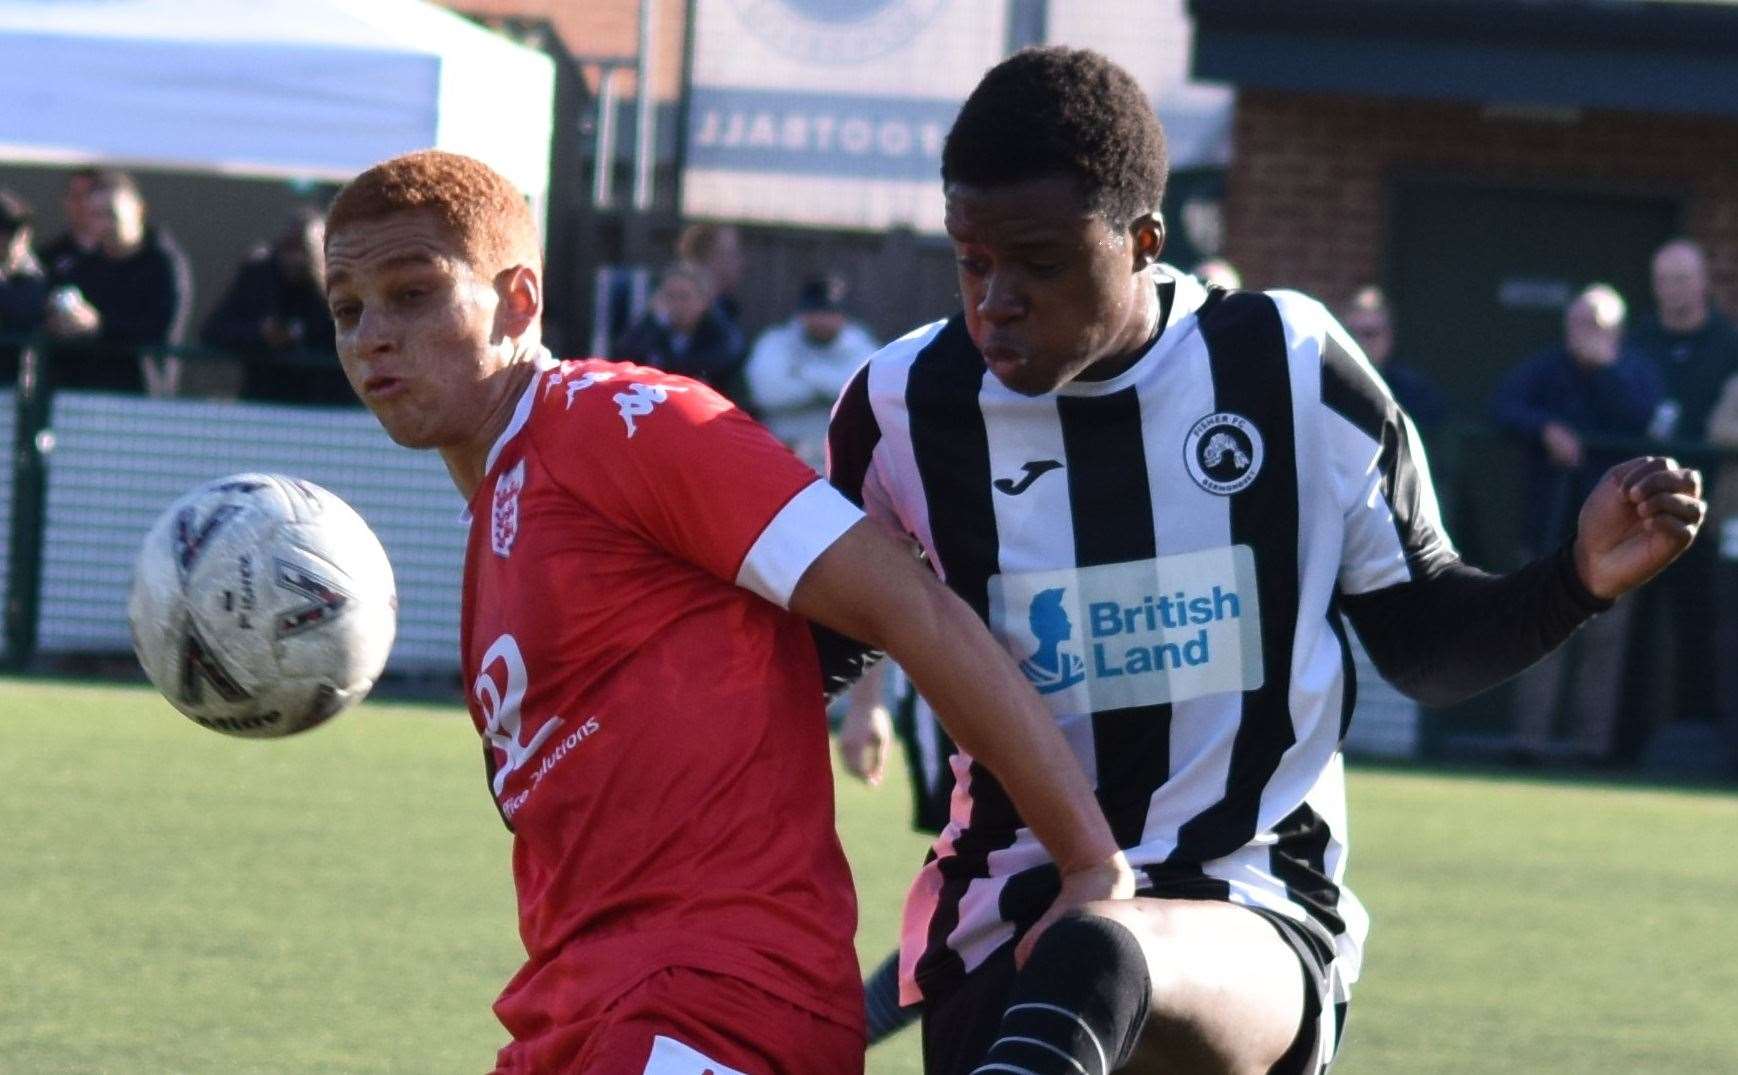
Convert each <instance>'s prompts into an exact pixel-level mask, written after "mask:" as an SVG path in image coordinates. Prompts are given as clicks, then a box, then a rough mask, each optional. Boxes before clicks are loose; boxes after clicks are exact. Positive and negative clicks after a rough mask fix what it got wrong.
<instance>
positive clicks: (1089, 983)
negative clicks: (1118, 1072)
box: [1010, 906, 1152, 1059]
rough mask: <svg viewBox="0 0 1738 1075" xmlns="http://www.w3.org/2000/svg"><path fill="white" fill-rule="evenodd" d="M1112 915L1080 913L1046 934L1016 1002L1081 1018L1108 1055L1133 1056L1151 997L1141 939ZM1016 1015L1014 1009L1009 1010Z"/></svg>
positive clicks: (1117, 912) (1118, 913)
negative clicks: (1048, 1007) (1091, 1028)
mask: <svg viewBox="0 0 1738 1075" xmlns="http://www.w3.org/2000/svg"><path fill="white" fill-rule="evenodd" d="M1122 918H1123V915H1122V912H1121V909H1120V908H1116V907H1114V906H1112V914H1109V915H1103V914H1094V913H1091V912H1090V911H1089V910H1077V911H1074V912H1071V913H1069V914H1067V915H1064V916H1063V917H1062V918H1060V919H1058V920H1057V921H1056V923H1055V924H1054V925H1052V926H1051V927H1050V928H1049V929H1047V930H1045V931H1044V935H1043V936H1041V937H1039V938H1038V943H1037V944H1036V945H1035V946H1034V947H1033V949H1032V955H1031V957H1030V958H1029V959H1027V961H1026V966H1025V967H1024V968H1023V969H1022V971H1021V975H1020V983H1021V984H1020V986H1019V987H1018V988H1016V990H1015V996H1014V999H1015V1000H1016V1001H1024V1002H1026V1003H1027V1004H1028V1005H1031V1004H1037V1005H1039V1006H1051V1007H1056V1008H1061V1009H1065V1010H1067V1011H1070V1012H1075V1013H1077V1014H1079V1015H1080V1016H1081V1017H1082V1018H1084V1019H1086V1020H1087V1022H1088V1023H1089V1024H1091V1025H1092V1027H1093V1028H1094V1029H1093V1032H1094V1034H1097V1035H1100V1036H1101V1040H1100V1044H1101V1045H1102V1047H1103V1048H1104V1050H1105V1052H1106V1053H1107V1054H1110V1055H1112V1056H1117V1057H1121V1058H1125V1059H1126V1058H1127V1057H1128V1056H1129V1055H1131V1053H1132V1051H1133V1049H1134V1047H1135V1043H1136V1042H1137V1041H1138V1040H1139V1038H1140V1035H1141V1030H1142V1028H1143V1027H1144V1026H1145V1024H1146V1021H1147V1012H1148V1005H1149V1003H1150V998H1151V995H1152V985H1151V980H1150V978H1149V976H1148V973H1147V966H1148V961H1147V958H1146V954H1145V952H1144V951H1143V949H1142V947H1141V941H1140V938H1139V937H1137V936H1136V934H1135V932H1134V931H1133V930H1131V929H1129V928H1128V926H1127V925H1125V924H1124V922H1123V921H1121V919H1122ZM1010 1011H1013V1009H1010Z"/></svg>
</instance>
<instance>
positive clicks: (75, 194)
mask: <svg viewBox="0 0 1738 1075" xmlns="http://www.w3.org/2000/svg"><path fill="white" fill-rule="evenodd" d="M102 174H103V173H102V169H100V168H88V167H87V168H79V169H76V170H74V171H73V173H72V174H71V175H69V176H67V177H66V188H65V190H63V191H62V192H61V196H60V208H61V212H62V214H63V215H64V216H65V217H66V231H64V232H62V233H61V234H60V235H58V236H56V237H55V239H54V240H53V241H52V242H50V243H49V244H48V245H47V246H45V247H43V248H42V251H41V253H40V255H39V256H38V260H40V261H41V262H42V264H43V266H44V267H45V268H46V269H47V271H48V275H49V276H50V277H62V278H64V277H67V276H71V275H72V272H73V269H74V268H75V267H76V266H77V265H78V262H79V261H80V259H82V258H87V257H89V256H90V255H92V254H94V253H96V249H97V247H98V246H101V245H102V241H103V222H102V219H101V218H100V217H99V216H97V214H96V213H94V212H92V211H91V201H90V196H91V191H92V190H93V189H95V187H96V185H97V180H98V179H99V178H101V176H102Z"/></svg>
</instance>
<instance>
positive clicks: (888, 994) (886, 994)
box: [863, 949, 923, 1045]
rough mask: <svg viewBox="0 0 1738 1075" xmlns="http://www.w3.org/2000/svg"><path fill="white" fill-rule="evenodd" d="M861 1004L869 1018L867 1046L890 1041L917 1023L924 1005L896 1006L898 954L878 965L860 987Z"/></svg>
mask: <svg viewBox="0 0 1738 1075" xmlns="http://www.w3.org/2000/svg"><path fill="white" fill-rule="evenodd" d="M863 1003H864V1005H865V1008H866V1013H867V1015H868V1019H867V1026H868V1028H869V1044H870V1045H874V1044H875V1043H876V1042H878V1041H880V1040H881V1039H883V1038H888V1037H892V1036H893V1035H894V1034H897V1033H898V1032H899V1031H901V1030H904V1029H905V1028H906V1027H908V1026H910V1025H911V1024H912V1023H915V1022H916V1021H917V1017H918V1016H920V1015H922V1014H923V1005H921V1004H913V1005H911V1006H910V1007H909V1008H901V1007H900V1006H899V950H898V949H894V951H893V954H892V955H890V956H888V957H887V958H886V959H884V960H882V961H881V965H880V966H879V967H876V968H875V973H874V974H871V975H870V976H869V979H868V981H866V982H864V983H863Z"/></svg>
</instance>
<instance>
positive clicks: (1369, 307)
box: [1340, 287, 1579, 503]
mask: <svg viewBox="0 0 1738 1075" xmlns="http://www.w3.org/2000/svg"><path fill="white" fill-rule="evenodd" d="M1340 323H1341V324H1343V325H1345V326H1346V331H1347V332H1349V333H1351V335H1352V339H1354V340H1356V341H1357V342H1358V346H1359V347H1360V348H1362V349H1363V351H1364V357H1365V358H1368V359H1369V360H1370V365H1372V366H1375V367H1376V369H1377V371H1378V372H1380V373H1381V374H1382V379H1383V380H1384V381H1387V382H1388V388H1389V390H1390V391H1391V392H1393V393H1394V399H1395V401H1396V402H1398V403H1399V404H1400V409H1401V410H1404V411H1405V412H1406V413H1407V414H1409V415H1411V416H1412V422H1413V424H1414V425H1416V426H1418V428H1419V430H1420V431H1421V432H1429V431H1430V430H1431V429H1432V428H1434V427H1435V426H1438V425H1440V424H1442V420H1443V419H1444V418H1446V417H1447V416H1448V404H1447V403H1446V402H1445V401H1444V400H1443V395H1442V389H1440V388H1438V387H1437V386H1436V382H1435V381H1432V380H1431V379H1430V378H1429V377H1427V376H1425V375H1424V374H1423V373H1421V372H1419V371H1418V370H1416V369H1413V368H1412V367H1411V366H1408V365H1405V364H1404V363H1401V362H1396V361H1394V317H1393V314H1391V313H1390V312H1389V309H1388V297H1387V296H1386V295H1384V294H1383V293H1382V289H1381V288H1379V287H1362V288H1359V289H1358V291H1357V293H1356V294H1354V295H1353V296H1352V301H1351V302H1349V303H1347V304H1346V307H1345V309H1344V310H1342V311H1340ZM1577 503H1579V501H1577Z"/></svg>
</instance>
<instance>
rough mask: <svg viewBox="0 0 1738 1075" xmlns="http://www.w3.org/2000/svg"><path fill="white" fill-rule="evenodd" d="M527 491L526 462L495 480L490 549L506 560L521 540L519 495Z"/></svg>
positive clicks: (520, 461)
mask: <svg viewBox="0 0 1738 1075" xmlns="http://www.w3.org/2000/svg"><path fill="white" fill-rule="evenodd" d="M524 490H525V460H523V459H521V460H519V461H518V462H517V463H514V464H513V466H512V467H511V469H509V470H508V471H507V472H506V473H505V474H502V475H501V476H500V477H498V478H496V479H495V502H494V507H493V508H492V509H491V510H490V512H489V548H491V549H493V550H495V555H496V556H499V557H500V558H501V559H503V560H505V559H506V558H507V557H508V556H509V555H511V554H512V552H513V542H514V541H516V540H518V538H519V494H520V493H521V492H523V491H524Z"/></svg>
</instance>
